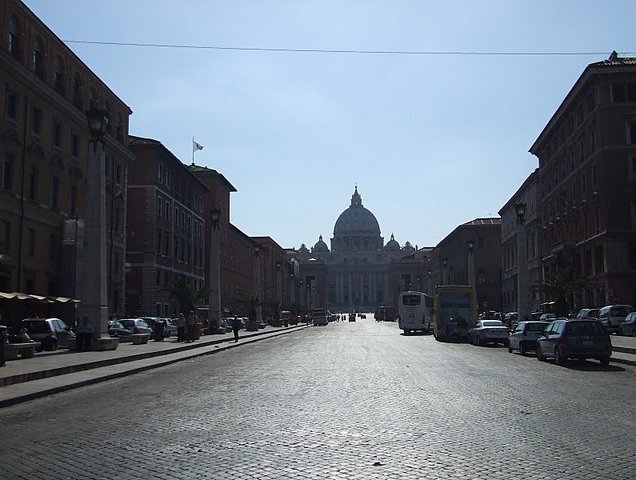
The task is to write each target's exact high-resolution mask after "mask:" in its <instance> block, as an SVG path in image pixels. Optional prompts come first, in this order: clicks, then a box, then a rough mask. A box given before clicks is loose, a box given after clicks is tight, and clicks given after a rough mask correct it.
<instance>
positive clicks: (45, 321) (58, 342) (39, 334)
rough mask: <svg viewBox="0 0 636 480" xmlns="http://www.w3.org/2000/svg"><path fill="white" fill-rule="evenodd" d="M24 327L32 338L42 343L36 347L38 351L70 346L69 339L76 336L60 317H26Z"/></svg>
mask: <svg viewBox="0 0 636 480" xmlns="http://www.w3.org/2000/svg"><path fill="white" fill-rule="evenodd" d="M22 327H24V328H26V331H27V333H28V334H29V337H30V338H31V340H33V341H36V342H39V343H40V344H39V346H37V347H36V350H37V351H38V352H41V351H42V350H47V351H54V350H57V348H58V347H68V344H69V340H70V339H72V338H75V334H74V333H73V332H72V331H71V329H70V328H69V327H68V325H66V323H64V321H62V320H60V319H59V318H25V319H24V320H22Z"/></svg>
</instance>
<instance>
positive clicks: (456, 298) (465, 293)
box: [433, 285, 477, 342]
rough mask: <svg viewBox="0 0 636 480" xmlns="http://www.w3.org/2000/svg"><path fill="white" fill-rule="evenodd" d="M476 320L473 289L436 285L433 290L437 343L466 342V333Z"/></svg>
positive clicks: (434, 329) (462, 286) (434, 330)
mask: <svg viewBox="0 0 636 480" xmlns="http://www.w3.org/2000/svg"><path fill="white" fill-rule="evenodd" d="M476 319H477V304H476V301H475V289H474V288H473V287H472V286H470V285H438V286H437V287H436V288H435V322H434V324H433V336H434V337H435V339H436V340H437V341H440V342H441V341H459V340H463V341H466V340H468V331H469V330H470V329H471V327H472V325H473V323H474V322H475V321H476Z"/></svg>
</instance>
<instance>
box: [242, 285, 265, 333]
mask: <svg viewBox="0 0 636 480" xmlns="http://www.w3.org/2000/svg"><path fill="white" fill-rule="evenodd" d="M261 303H262V302H261V298H260V297H259V296H258V294H256V293H250V294H249V295H248V296H247V297H246V298H245V300H243V304H244V305H245V308H246V309H247V323H246V325H245V330H247V331H248V332H255V331H257V330H258V327H259V325H258V319H257V318H256V309H257V308H258V307H259V305H261Z"/></svg>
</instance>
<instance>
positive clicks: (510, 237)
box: [499, 169, 543, 318]
mask: <svg viewBox="0 0 636 480" xmlns="http://www.w3.org/2000/svg"><path fill="white" fill-rule="evenodd" d="M538 178H539V170H538V169H536V170H535V171H534V172H532V173H531V174H530V175H529V176H528V178H527V179H526V180H525V181H524V182H523V184H522V185H521V186H520V187H519V189H518V190H517V191H516V192H515V194H514V195H513V196H512V197H511V198H510V199H509V200H508V201H507V202H506V204H505V205H504V206H503V207H502V208H501V210H499V215H500V216H501V266H502V268H501V288H502V302H503V310H502V311H503V312H519V316H520V318H524V317H525V316H527V315H529V314H530V313H531V312H536V311H539V310H540V303H541V298H540V295H539V293H538V292H537V291H536V290H535V289H533V288H532V285H533V283H535V282H537V281H539V280H541V278H542V268H541V249H542V245H541V240H542V239H543V233H542V229H541V217H540V215H539V210H538V208H539V204H540V199H539V198H538V197H537V190H538V183H537V182H538ZM519 207H521V210H519Z"/></svg>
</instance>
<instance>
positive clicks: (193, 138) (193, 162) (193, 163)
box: [192, 137, 194, 165]
mask: <svg viewBox="0 0 636 480" xmlns="http://www.w3.org/2000/svg"><path fill="white" fill-rule="evenodd" d="M192 165H194V137H192Z"/></svg>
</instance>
